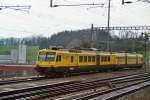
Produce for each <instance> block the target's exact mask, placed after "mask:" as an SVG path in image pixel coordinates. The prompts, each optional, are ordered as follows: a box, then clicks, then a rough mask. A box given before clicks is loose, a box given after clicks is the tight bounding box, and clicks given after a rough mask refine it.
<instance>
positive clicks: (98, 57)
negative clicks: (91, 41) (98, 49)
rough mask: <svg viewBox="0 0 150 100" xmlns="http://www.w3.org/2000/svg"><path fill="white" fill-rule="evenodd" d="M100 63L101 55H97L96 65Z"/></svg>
mask: <svg viewBox="0 0 150 100" xmlns="http://www.w3.org/2000/svg"><path fill="white" fill-rule="evenodd" d="M99 65H100V55H96V66H99Z"/></svg>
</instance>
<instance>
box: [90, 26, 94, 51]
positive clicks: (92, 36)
mask: <svg viewBox="0 0 150 100" xmlns="http://www.w3.org/2000/svg"><path fill="white" fill-rule="evenodd" d="M93 47H94V26H93V24H91V48H93Z"/></svg>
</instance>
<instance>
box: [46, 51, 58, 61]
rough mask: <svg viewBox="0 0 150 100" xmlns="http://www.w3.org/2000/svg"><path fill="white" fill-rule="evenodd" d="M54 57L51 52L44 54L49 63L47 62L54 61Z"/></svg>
mask: <svg viewBox="0 0 150 100" xmlns="http://www.w3.org/2000/svg"><path fill="white" fill-rule="evenodd" d="M55 55H56V54H55V53H53V52H48V53H46V61H49V62H53V61H55Z"/></svg>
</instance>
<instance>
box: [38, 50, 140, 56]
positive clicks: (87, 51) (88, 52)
mask: <svg viewBox="0 0 150 100" xmlns="http://www.w3.org/2000/svg"><path fill="white" fill-rule="evenodd" d="M39 52H57V53H73V54H77V53H80V54H81V53H86V54H95V53H98V54H103V55H110V54H112V55H119V56H125V55H128V56H141V57H142V56H143V55H142V54H137V53H120V52H105V51H98V50H75V49H70V50H69V49H59V50H52V49H42V50H39Z"/></svg>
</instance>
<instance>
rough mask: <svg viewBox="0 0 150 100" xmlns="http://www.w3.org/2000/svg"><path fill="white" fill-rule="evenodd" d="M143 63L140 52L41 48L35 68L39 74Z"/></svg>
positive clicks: (134, 65)
mask: <svg viewBox="0 0 150 100" xmlns="http://www.w3.org/2000/svg"><path fill="white" fill-rule="evenodd" d="M143 63H144V61H143V55H141V54H132V53H110V52H99V51H85V50H52V49H43V50H40V51H39V55H38V61H37V63H36V70H37V71H38V72H39V73H40V74H44V75H50V74H51V73H67V72H72V71H79V72H80V71H93V70H94V71H99V70H102V69H108V68H122V67H142V65H143Z"/></svg>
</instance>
